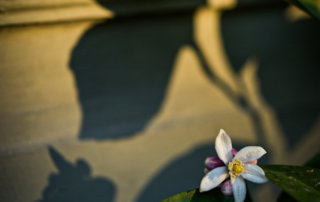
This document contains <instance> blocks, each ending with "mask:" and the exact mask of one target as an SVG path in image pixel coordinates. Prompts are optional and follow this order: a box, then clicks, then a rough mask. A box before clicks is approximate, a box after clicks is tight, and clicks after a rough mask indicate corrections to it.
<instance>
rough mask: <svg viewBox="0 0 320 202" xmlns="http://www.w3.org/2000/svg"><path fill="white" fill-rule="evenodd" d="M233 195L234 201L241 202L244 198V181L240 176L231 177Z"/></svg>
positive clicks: (245, 190)
mask: <svg viewBox="0 0 320 202" xmlns="http://www.w3.org/2000/svg"><path fill="white" fill-rule="evenodd" d="M231 183H232V189H233V196H234V201H235V202H243V201H244V199H245V198H246V193H247V189H246V183H245V182H244V180H243V179H242V177H233V178H231Z"/></svg>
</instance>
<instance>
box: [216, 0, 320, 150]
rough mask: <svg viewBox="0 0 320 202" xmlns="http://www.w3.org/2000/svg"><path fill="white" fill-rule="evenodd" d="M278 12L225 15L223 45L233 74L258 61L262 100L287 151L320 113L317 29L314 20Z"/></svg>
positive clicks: (319, 31)
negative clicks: (252, 59) (272, 114)
mask: <svg viewBox="0 0 320 202" xmlns="http://www.w3.org/2000/svg"><path fill="white" fill-rule="evenodd" d="M286 7H287V5H286V4H285V5H283V6H280V7H277V8H267V9H264V8H260V9H251V10H250V9H245V8H244V9H240V8H239V9H235V10H232V11H227V12H224V13H223V15H222V21H221V31H222V35H223V43H224V47H225V49H226V52H227V55H228V59H229V61H230V63H231V64H232V66H233V68H234V70H235V71H238V72H239V71H240V70H241V67H243V64H244V63H245V62H246V60H247V59H248V58H249V57H252V56H254V57H256V58H257V59H258V61H259V68H258V78H259V84H260V90H261V93H262V95H263V98H264V99H265V100H266V101H267V103H268V104H269V105H271V107H272V109H273V110H274V111H275V113H276V117H277V121H278V123H280V127H281V129H282V131H283V133H284V135H285V137H286V140H287V141H288V145H290V147H294V146H296V144H297V143H299V141H300V140H301V139H302V138H303V136H304V135H305V134H306V133H307V132H308V131H309V130H310V129H311V128H312V126H314V124H315V121H316V120H317V118H318V117H319V112H320V105H319V103H320V94H319V88H320V80H319V75H320V69H319V56H320V54H319V46H320V38H319V36H320V27H319V21H317V20H315V19H311V18H309V19H301V20H298V21H295V22H290V21H289V20H288V19H286V17H285V8H286Z"/></svg>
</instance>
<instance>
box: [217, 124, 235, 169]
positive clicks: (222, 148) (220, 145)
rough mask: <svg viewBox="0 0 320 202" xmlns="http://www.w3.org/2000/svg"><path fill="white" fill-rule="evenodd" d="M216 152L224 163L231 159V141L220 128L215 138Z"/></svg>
mask: <svg viewBox="0 0 320 202" xmlns="http://www.w3.org/2000/svg"><path fill="white" fill-rule="evenodd" d="M215 147H216V152H217V154H218V156H219V158H220V159H221V160H222V161H223V162H224V164H225V165H227V164H228V163H229V161H231V160H232V158H233V154H232V143H231V139H230V137H229V135H228V134H227V133H226V132H225V131H224V130H223V129H220V132H219V134H218V136H217V138H216V144H215Z"/></svg>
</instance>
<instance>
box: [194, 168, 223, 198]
mask: <svg viewBox="0 0 320 202" xmlns="http://www.w3.org/2000/svg"><path fill="white" fill-rule="evenodd" d="M228 176H229V174H228V172H227V168H226V167H218V168H215V169H213V170H211V171H210V172H209V173H207V174H206V175H205V176H204V177H203V178H202V180H201V184H200V192H204V191H209V190H211V189H213V188H215V187H217V186H218V185H219V184H221V182H223V181H224V180H225V179H226V178H227V177H228Z"/></svg>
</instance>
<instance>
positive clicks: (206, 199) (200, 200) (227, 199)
mask: <svg viewBox="0 0 320 202" xmlns="http://www.w3.org/2000/svg"><path fill="white" fill-rule="evenodd" d="M245 201H246V202H251V198H250V196H249V194H247V196H246V200H245ZM162 202H233V196H225V195H223V194H222V193H221V191H220V188H215V189H213V190H211V191H208V192H203V193H200V192H199V189H192V190H189V191H185V192H181V193H179V194H176V195H173V196H171V197H169V198H166V199H164V200H162Z"/></svg>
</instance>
